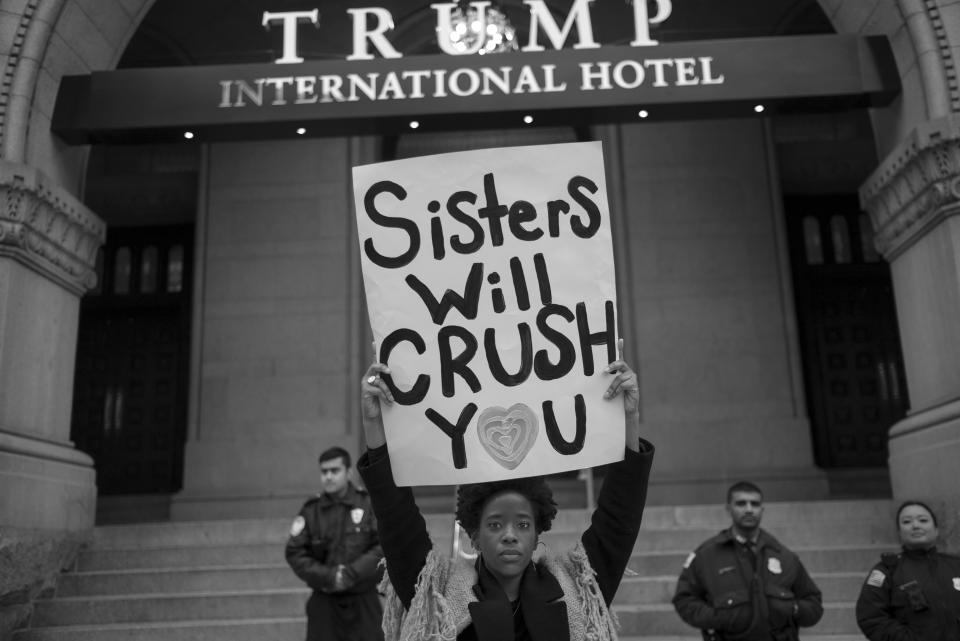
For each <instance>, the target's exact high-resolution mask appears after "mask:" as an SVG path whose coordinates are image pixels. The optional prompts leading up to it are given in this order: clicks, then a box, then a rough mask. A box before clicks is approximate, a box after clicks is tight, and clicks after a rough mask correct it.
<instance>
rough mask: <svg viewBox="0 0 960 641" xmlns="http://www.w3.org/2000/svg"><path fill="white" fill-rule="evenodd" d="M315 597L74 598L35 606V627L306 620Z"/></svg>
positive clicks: (303, 592)
mask: <svg viewBox="0 0 960 641" xmlns="http://www.w3.org/2000/svg"><path fill="white" fill-rule="evenodd" d="M309 594H310V591H309V590H308V589H307V588H306V586H303V587H298V588H285V589H272V590H253V591H235V592H193V593H191V592H177V593H169V594H145V595H144V594H136V595H117V596H98V597H69V598H63V599H59V598H58V599H48V600H38V601H36V602H35V603H34V611H33V617H32V618H31V626H33V627H35V628H45V627H53V626H84V625H86V626H89V625H101V624H113V623H159V622H167V621H202V620H204V619H216V620H229V619H236V620H242V619H264V618H291V617H298V616H301V615H302V614H303V612H304V604H305V603H306V600H307V598H308V596H309Z"/></svg>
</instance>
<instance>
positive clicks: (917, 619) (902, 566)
mask: <svg viewBox="0 0 960 641" xmlns="http://www.w3.org/2000/svg"><path fill="white" fill-rule="evenodd" d="M857 624H859V626H860V630H861V631H863V633H864V634H865V635H866V636H867V638H868V639H870V641H947V640H948V639H950V640H952V641H953V640H956V639H960V557H956V556H953V555H951V554H944V553H942V552H938V551H937V550H936V548H933V549H930V550H911V549H907V548H904V549H903V551H902V552H901V553H900V554H884V555H883V556H882V557H881V560H880V563H878V564H877V565H875V566H874V567H873V569H872V570H871V571H870V574H869V575H868V576H867V580H866V581H865V582H864V584H863V587H862V588H861V589H860V598H859V599H857Z"/></svg>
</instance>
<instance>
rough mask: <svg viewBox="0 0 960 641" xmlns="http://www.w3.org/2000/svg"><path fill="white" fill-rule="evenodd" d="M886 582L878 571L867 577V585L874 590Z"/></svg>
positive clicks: (885, 578) (884, 577)
mask: <svg viewBox="0 0 960 641" xmlns="http://www.w3.org/2000/svg"><path fill="white" fill-rule="evenodd" d="M886 580H887V575H886V574H884V573H883V572H881V571H880V570H873V571H872V572H871V573H870V576H868V577H867V585H870V586H873V587H875V588H882V587H883V582H884V581H886ZM954 585H956V579H954Z"/></svg>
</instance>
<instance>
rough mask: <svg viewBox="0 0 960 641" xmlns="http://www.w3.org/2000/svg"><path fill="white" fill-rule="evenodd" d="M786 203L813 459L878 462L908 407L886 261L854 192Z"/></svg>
mask: <svg viewBox="0 0 960 641" xmlns="http://www.w3.org/2000/svg"><path fill="white" fill-rule="evenodd" d="M787 211H788V220H789V230H790V234H789V235H790V241H791V242H790V246H791V260H792V264H793V278H794V294H795V298H796V307H797V316H798V321H799V328H800V342H801V350H802V353H803V366H804V367H803V369H804V380H805V383H806V392H807V403H808V409H809V414H810V420H811V423H812V427H813V436H814V445H815V451H816V458H817V463H818V464H819V465H821V466H822V467H827V468H841V467H846V468H850V467H882V466H884V465H886V463H887V438H888V432H889V429H890V427H891V426H892V425H893V424H894V423H896V422H897V421H899V420H900V419H902V418H903V417H904V415H905V414H906V411H907V408H908V399H907V393H906V381H905V378H904V369H903V358H902V355H901V350H900V337H899V331H898V327H897V319H896V306H895V303H894V299H893V288H892V284H891V280H890V270H889V266H888V265H887V264H886V263H885V262H884V261H883V260H882V259H881V258H880V257H879V256H878V255H877V254H876V252H875V251H874V249H873V247H872V231H871V229H870V226H869V219H868V218H867V216H866V214H863V213H861V212H860V211H859V208H858V206H857V202H856V200H855V199H854V198H845V197H823V198H797V199H790V200H788V202H787Z"/></svg>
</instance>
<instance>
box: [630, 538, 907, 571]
mask: <svg viewBox="0 0 960 641" xmlns="http://www.w3.org/2000/svg"><path fill="white" fill-rule="evenodd" d="M791 549H792V550H793V551H794V552H796V553H797V554H798V555H799V556H800V560H801V561H802V562H803V565H804V567H805V568H806V569H807V572H810V573H811V574H817V573H824V572H854V573H857V572H859V573H861V574H863V575H864V576H866V574H867V572H868V571H869V570H870V568H871V567H873V565H874V564H875V563H877V562H878V561H879V560H880V554H882V553H883V552H891V551H895V550H896V546H894V545H892V544H890V545H865V546H838V547H829V548H826V547H817V548H805V547H800V548H794V547H791ZM688 555H689V552H686V551H683V552H642V553H639V554H634V555H633V558H631V559H630V563H629V565H628V567H629V568H630V569H631V570H633V571H634V572H636V573H637V574H639V575H641V576H658V575H667V576H677V575H679V574H680V569H681V568H682V567H683V563H684V561H685V560H686V558H687V556H688Z"/></svg>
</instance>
